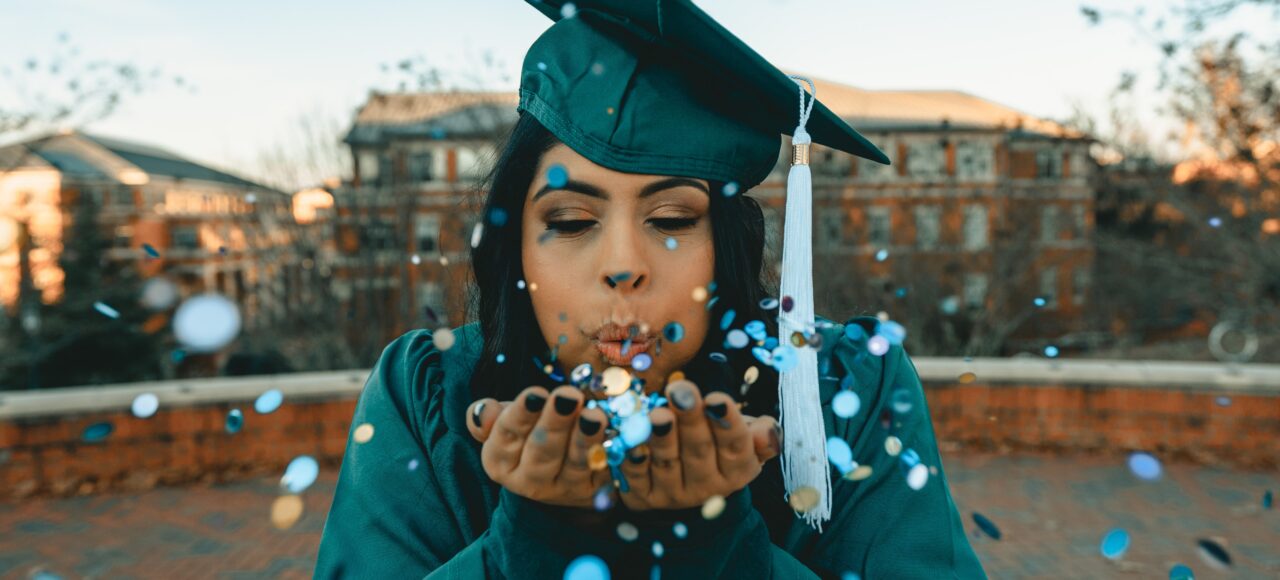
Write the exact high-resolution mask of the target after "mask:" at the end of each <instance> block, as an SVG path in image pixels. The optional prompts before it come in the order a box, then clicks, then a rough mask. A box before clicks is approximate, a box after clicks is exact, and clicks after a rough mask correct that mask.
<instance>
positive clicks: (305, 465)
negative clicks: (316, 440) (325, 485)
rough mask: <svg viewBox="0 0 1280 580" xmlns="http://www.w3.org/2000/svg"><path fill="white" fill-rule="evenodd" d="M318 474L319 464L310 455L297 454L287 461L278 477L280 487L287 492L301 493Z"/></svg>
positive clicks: (314, 480) (313, 481)
mask: <svg viewBox="0 0 1280 580" xmlns="http://www.w3.org/2000/svg"><path fill="white" fill-rule="evenodd" d="M319 476H320V464H319V463H316V459H315V458H314V457H312V456H310V455H299V456H297V457H295V458H294V459H293V461H290V462H289V466H288V467H286V468H285V470H284V476H282V477H281V478H280V487H283V488H285V489H288V490H289V493H302V492H304V491H306V489H307V488H308V487H311V484H313V483H315V482H316V478H317V477H319Z"/></svg>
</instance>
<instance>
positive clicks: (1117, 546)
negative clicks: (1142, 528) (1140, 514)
mask: <svg viewBox="0 0 1280 580" xmlns="http://www.w3.org/2000/svg"><path fill="white" fill-rule="evenodd" d="M1100 548H1101V551H1102V556H1103V557H1104V558H1107V559H1109V560H1119V559H1120V558H1122V557H1124V553H1125V552H1126V551H1128V550H1129V532H1126V531H1124V530H1123V529H1121V528H1116V529H1114V530H1111V531H1110V532H1107V535H1105V536H1103V537H1102V546H1101V547H1100Z"/></svg>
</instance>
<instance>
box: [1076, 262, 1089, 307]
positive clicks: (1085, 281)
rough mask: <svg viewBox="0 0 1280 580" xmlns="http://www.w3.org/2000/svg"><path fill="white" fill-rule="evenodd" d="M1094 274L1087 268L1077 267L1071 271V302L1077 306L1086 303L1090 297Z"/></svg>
mask: <svg viewBox="0 0 1280 580" xmlns="http://www.w3.org/2000/svg"><path fill="white" fill-rule="evenodd" d="M1092 282H1093V276H1092V274H1091V273H1090V272H1089V270H1088V269H1086V268H1076V269H1075V270H1073V271H1072V272H1071V303H1072V304H1074V305H1076V306H1082V305H1084V303H1085V301H1086V300H1087V299H1088V297H1089V286H1091V285H1092Z"/></svg>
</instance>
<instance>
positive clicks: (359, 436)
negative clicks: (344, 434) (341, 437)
mask: <svg viewBox="0 0 1280 580" xmlns="http://www.w3.org/2000/svg"><path fill="white" fill-rule="evenodd" d="M351 438H352V439H353V440H355V442H356V443H368V442H369V440H370V439H373V425H370V424H369V423H362V424H361V425H360V426H359V427H356V431H355V433H354V434H353V435H352V437H351Z"/></svg>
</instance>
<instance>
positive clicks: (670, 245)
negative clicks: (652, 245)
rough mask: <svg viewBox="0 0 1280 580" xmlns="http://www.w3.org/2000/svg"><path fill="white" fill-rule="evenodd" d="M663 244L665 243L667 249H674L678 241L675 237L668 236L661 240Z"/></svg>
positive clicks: (678, 245)
mask: <svg viewBox="0 0 1280 580" xmlns="http://www.w3.org/2000/svg"><path fill="white" fill-rule="evenodd" d="M663 244H664V245H666V247H667V249H668V250H674V249H676V248H678V247H680V243H679V242H677V241H676V239H675V238H672V237H668V238H667V240H666V241H665V242H663Z"/></svg>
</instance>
